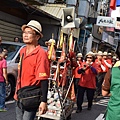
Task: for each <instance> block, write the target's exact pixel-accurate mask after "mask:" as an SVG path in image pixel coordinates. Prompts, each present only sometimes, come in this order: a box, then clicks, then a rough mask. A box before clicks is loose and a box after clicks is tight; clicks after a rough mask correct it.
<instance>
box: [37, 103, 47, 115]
mask: <svg viewBox="0 0 120 120" xmlns="http://www.w3.org/2000/svg"><path fill="white" fill-rule="evenodd" d="M46 111H47V103H45V102H41V103H40V105H39V114H40V115H42V114H45V113H46Z"/></svg>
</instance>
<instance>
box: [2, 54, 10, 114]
mask: <svg viewBox="0 0 120 120" xmlns="http://www.w3.org/2000/svg"><path fill="white" fill-rule="evenodd" d="M5 84H8V79H7V62H6V60H5V59H4V55H3V54H2V53H0V112H5V111H7V109H6V107H5V98H6V89H5Z"/></svg>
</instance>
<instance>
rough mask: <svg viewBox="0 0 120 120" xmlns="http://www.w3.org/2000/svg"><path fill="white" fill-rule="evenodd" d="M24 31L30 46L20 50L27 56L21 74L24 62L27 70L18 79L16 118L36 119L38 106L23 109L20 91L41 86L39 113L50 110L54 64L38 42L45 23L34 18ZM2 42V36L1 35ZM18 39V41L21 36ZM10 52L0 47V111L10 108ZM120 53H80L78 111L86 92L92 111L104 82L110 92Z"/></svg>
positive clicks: (76, 71) (76, 84)
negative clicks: (7, 103) (7, 98)
mask: <svg viewBox="0 0 120 120" xmlns="http://www.w3.org/2000/svg"><path fill="white" fill-rule="evenodd" d="M22 31H23V42H24V43H25V44H26V47H24V48H23V49H22V50H21V51H20V57H22V55H23V54H24V56H23V60H22V62H21V61H20V63H19V64H18V74H20V65H22V70H23V72H22V74H21V78H22V79H21V78H19V77H18V79H17V84H16V92H15V95H14V99H15V100H16V120H33V119H34V118H35V114H36V111H37V109H36V110H35V109H33V110H30V111H27V110H25V109H20V108H19V106H18V105H17V100H18V99H17V91H18V90H19V89H20V88H21V87H24V86H31V85H37V86H40V88H41V90H42V95H43V96H42V99H41V103H40V105H39V113H40V114H44V113H46V111H47V91H48V78H49V74H50V70H49V68H50V65H49V60H48V56H47V53H46V52H45V51H44V50H43V49H42V48H41V47H40V45H39V44H38V40H39V39H40V38H42V37H43V34H42V27H41V24H40V23H39V22H38V21H35V20H31V21H30V22H29V23H28V24H27V25H23V26H22ZM1 41H2V38H1V37H0V42H1ZM15 42H18V39H17V40H15ZM6 55H7V51H6V50H2V49H1V48H0V111H6V106H5V83H6V84H8V79H7V62H6V59H5V58H6ZM119 56H120V55H119ZM119 56H118V57H117V55H114V56H113V55H112V54H111V53H107V52H106V51H104V52H102V51H98V52H97V53H93V52H91V51H90V52H88V53H87V54H86V55H85V57H84V58H83V55H82V53H78V54H77V55H76V63H77V66H76V67H74V69H73V76H74V80H73V81H74V89H75V90H74V91H75V95H76V104H77V110H76V113H80V112H81V111H82V104H83V101H84V94H85V93H86V96H87V100H88V107H87V109H88V110H91V108H92V103H93V99H94V98H96V97H97V96H98V95H101V91H102V84H103V91H102V94H103V95H104V96H105V95H108V94H109V95H110V93H109V91H110V83H109V84H108V82H106V81H110V69H111V68H113V66H114V65H115V63H116V62H117V61H119ZM108 71H109V73H108ZM106 73H107V74H106ZM118 74H119V73H118ZM113 77H114V76H113ZM104 78H105V79H104ZM106 79H107V80H106ZM108 79H109V80H108ZM103 81H104V82H103ZM106 84H107V86H109V87H107V89H106V87H104V86H106ZM45 86H46V87H45ZM106 91H107V92H106Z"/></svg>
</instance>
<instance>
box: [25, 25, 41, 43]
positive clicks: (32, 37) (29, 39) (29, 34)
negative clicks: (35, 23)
mask: <svg viewBox="0 0 120 120" xmlns="http://www.w3.org/2000/svg"><path fill="white" fill-rule="evenodd" d="M39 37H40V36H39V35H36V33H35V31H34V30H33V29H31V28H29V27H28V28H25V29H24V31H23V42H24V43H26V44H36V43H37V42H38V39H39Z"/></svg>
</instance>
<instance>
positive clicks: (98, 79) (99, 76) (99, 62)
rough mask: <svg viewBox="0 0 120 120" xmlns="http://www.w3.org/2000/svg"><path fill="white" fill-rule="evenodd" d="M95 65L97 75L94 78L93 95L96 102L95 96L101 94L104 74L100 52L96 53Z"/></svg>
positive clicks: (104, 69)
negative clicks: (94, 88)
mask: <svg viewBox="0 0 120 120" xmlns="http://www.w3.org/2000/svg"><path fill="white" fill-rule="evenodd" d="M95 63H96V64H97V65H98V74H97V76H96V91H95V95H94V99H95V100H96V98H97V96H98V95H100V94H101V86H102V82H103V80H104V76H105V73H106V67H105V66H106V65H105V62H104V59H103V52H102V51H98V53H97V59H96V60H95Z"/></svg>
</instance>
